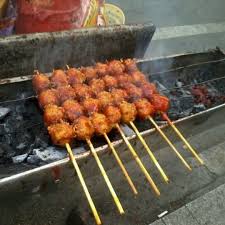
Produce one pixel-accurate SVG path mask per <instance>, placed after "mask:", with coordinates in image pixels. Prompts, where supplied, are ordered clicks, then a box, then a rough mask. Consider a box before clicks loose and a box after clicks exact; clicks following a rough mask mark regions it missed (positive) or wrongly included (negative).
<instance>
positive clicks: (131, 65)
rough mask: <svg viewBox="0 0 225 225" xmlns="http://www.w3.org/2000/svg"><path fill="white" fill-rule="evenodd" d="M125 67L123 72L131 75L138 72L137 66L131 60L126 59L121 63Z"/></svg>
mask: <svg viewBox="0 0 225 225" xmlns="http://www.w3.org/2000/svg"><path fill="white" fill-rule="evenodd" d="M123 63H124V65H125V70H126V72H127V73H133V72H135V71H137V70H138V68H137V64H136V62H135V60H133V59H126V60H124V61H123Z"/></svg>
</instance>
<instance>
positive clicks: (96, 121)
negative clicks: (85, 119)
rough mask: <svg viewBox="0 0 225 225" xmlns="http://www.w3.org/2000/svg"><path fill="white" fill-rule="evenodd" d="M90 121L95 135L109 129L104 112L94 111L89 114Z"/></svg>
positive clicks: (106, 131)
mask: <svg viewBox="0 0 225 225" xmlns="http://www.w3.org/2000/svg"><path fill="white" fill-rule="evenodd" d="M91 122H92V124H93V126H94V129H95V133H96V134H97V135H103V134H104V133H108V132H109V131H110V129H111V127H110V125H109V122H108V120H107V118H106V116H105V115H104V114H101V113H94V114H93V115H92V116H91Z"/></svg>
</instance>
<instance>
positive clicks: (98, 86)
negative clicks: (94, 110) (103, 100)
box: [89, 79, 105, 95]
mask: <svg viewBox="0 0 225 225" xmlns="http://www.w3.org/2000/svg"><path fill="white" fill-rule="evenodd" d="M89 86H90V88H91V90H92V91H93V93H94V94H95V95H97V94H98V93H100V92H102V91H104V90H105V82H104V81H103V80H102V79H93V80H91V81H90V82H89Z"/></svg>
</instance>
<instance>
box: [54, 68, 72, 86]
mask: <svg viewBox="0 0 225 225" xmlns="http://www.w3.org/2000/svg"><path fill="white" fill-rule="evenodd" d="M50 80H51V84H52V86H53V87H61V86H66V85H68V81H67V76H66V74H65V72H64V71H63V70H54V72H53V73H52V76H51V77H50Z"/></svg>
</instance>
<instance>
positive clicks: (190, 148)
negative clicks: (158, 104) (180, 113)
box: [162, 113, 204, 165]
mask: <svg viewBox="0 0 225 225" xmlns="http://www.w3.org/2000/svg"><path fill="white" fill-rule="evenodd" d="M162 117H163V118H164V119H165V120H166V121H167V122H168V124H169V125H170V126H171V127H172V128H173V130H174V131H175V132H176V133H177V135H178V136H179V137H180V139H181V140H182V141H183V142H184V143H185V145H186V146H187V147H188V149H189V150H190V151H191V153H192V154H193V155H194V156H195V158H196V159H197V160H198V161H199V163H200V164H201V165H204V162H203V160H202V159H201V158H200V157H199V155H198V154H197V153H196V151H195V150H194V149H193V148H192V147H191V145H190V144H189V143H188V141H187V140H186V138H185V137H184V136H183V135H182V134H181V132H180V131H179V130H178V129H177V127H176V126H175V125H174V124H173V122H172V121H171V120H170V119H169V117H168V116H167V114H166V113H162Z"/></svg>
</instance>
